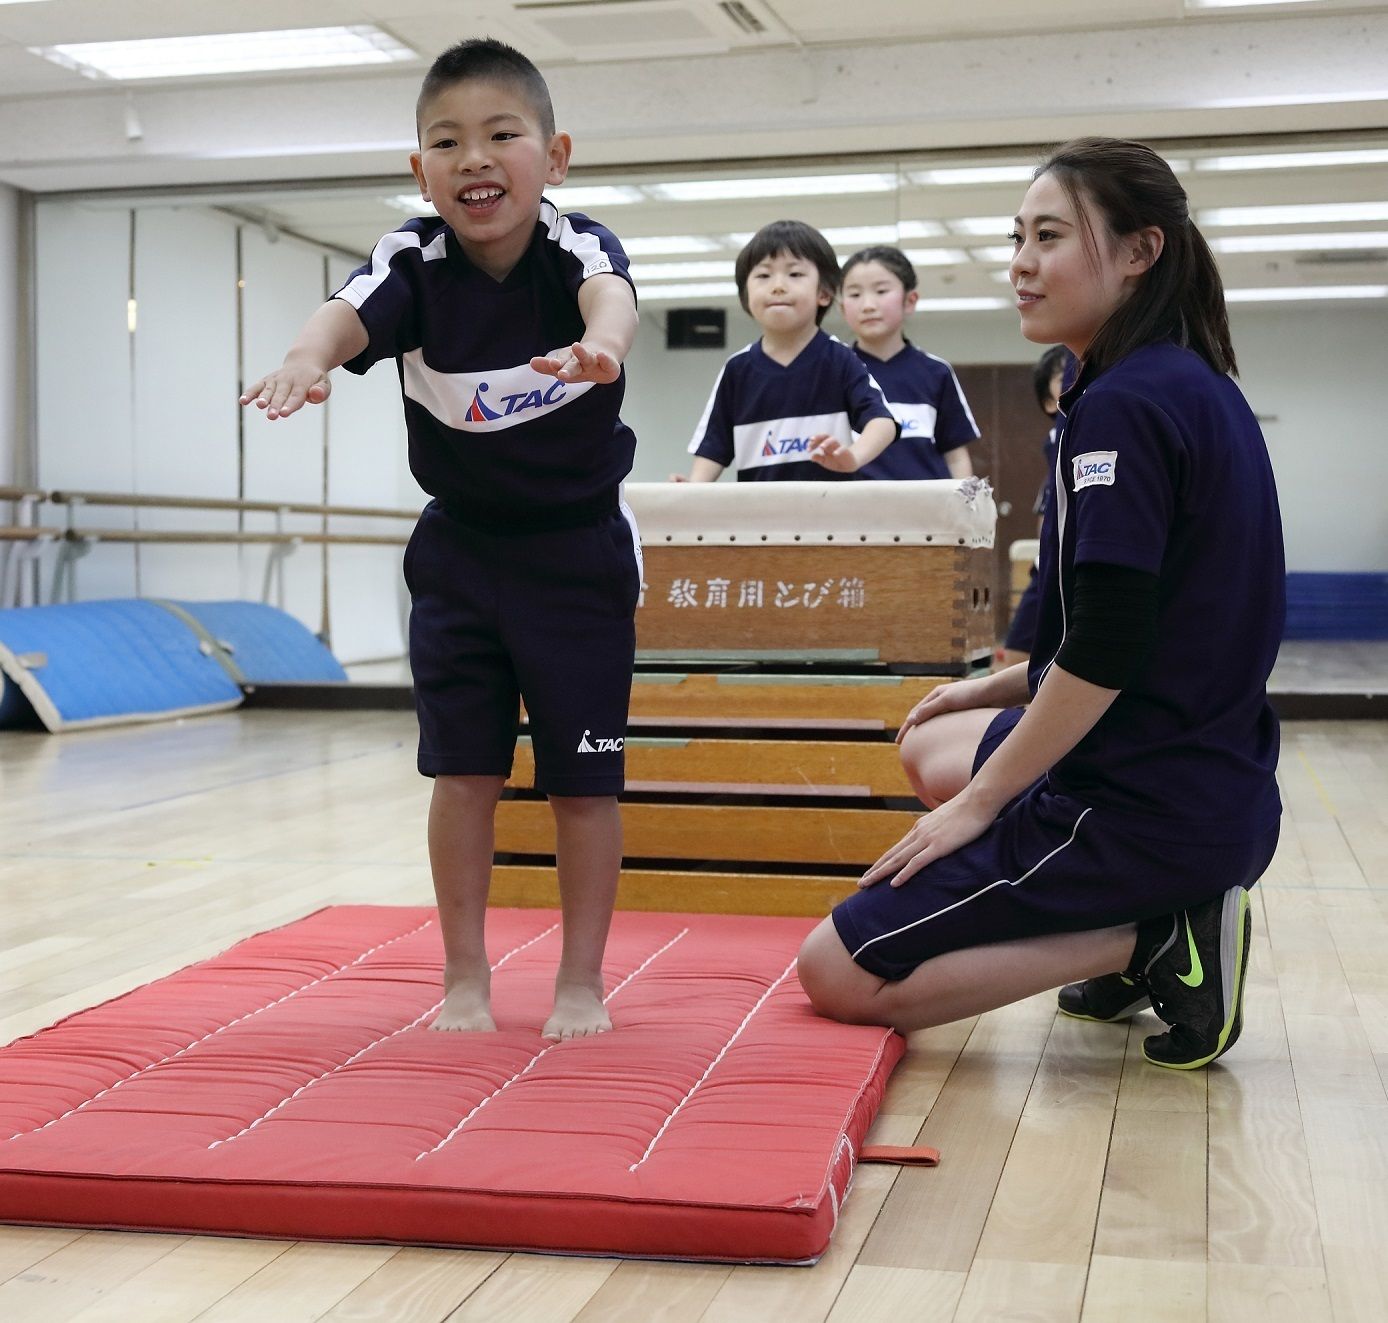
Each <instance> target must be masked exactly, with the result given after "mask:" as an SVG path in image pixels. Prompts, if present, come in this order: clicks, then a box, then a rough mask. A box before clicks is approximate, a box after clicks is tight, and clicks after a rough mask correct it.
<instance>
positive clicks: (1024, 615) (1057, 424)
mask: <svg viewBox="0 0 1388 1323" xmlns="http://www.w3.org/2000/svg"><path fill="white" fill-rule="evenodd" d="M1073 362H1074V359H1073V357H1072V355H1071V353H1070V351H1069V350H1068V349H1066V347H1065V346H1064V345H1052V346H1051V348H1049V349H1048V350H1046V352H1045V353H1044V354H1042V355H1041V357H1040V358H1039V359H1038V360H1037V362H1036V367H1035V368H1034V369H1033V370H1032V374H1031V384H1032V388H1033V389H1034V390H1035V391H1036V402H1037V404H1039V405H1040V406H1041V412H1042V413H1044V414H1045V415H1046V417H1047V418H1048V419H1049V420H1050V424H1051V425H1050V427H1049V428H1048V429H1047V431H1046V439H1045V440H1044V441H1043V442H1042V443H1041V453H1042V455H1043V456H1044V458H1045V461H1046V475H1045V477H1043V478H1042V479H1041V488H1040V490H1039V491H1038V492H1037V493H1036V504H1035V505H1034V506H1033V507H1032V511H1033V513H1034V514H1035V515H1036V525H1037V533H1036V535H1037V537H1042V538H1044V537H1045V536H1046V511H1047V510H1049V509H1050V508H1051V507H1052V506H1053V505H1054V504H1055V457H1056V451H1057V450H1058V449H1059V447H1060V431H1061V428H1063V427H1064V426H1065V415H1064V414H1062V413H1061V412H1060V392H1061V390H1062V389H1063V387H1064V385H1065V372H1066V369H1067V368H1068V367H1069V366H1070V364H1072V363H1073ZM1037 563H1038V564H1039V557H1038V560H1037ZM1038 592H1039V590H1038V588H1037V586H1036V564H1033V565H1032V567H1031V577H1030V578H1029V579H1028V580H1027V586H1026V591H1025V592H1023V593H1022V596H1021V600H1020V601H1018V603H1017V609H1016V610H1015V611H1014V612H1013V613H1012V621H1011V623H1010V624H1009V625H1008V627H1007V637H1006V638H1005V639H1004V640H1003V644H1002V649H1001V655H1000V656H999V658H998V664H999V665H1000V666H1015V665H1016V664H1017V663H1018V662H1024V661H1026V659H1027V658H1028V657H1030V656H1031V645H1032V644H1033V643H1034V642H1035V641H1036V612H1037V608H1038Z"/></svg>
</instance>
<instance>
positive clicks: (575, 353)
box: [530, 343, 622, 386]
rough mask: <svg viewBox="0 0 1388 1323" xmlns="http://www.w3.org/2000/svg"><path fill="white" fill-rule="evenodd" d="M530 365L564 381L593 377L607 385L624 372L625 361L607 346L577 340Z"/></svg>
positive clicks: (587, 379) (588, 379) (536, 359)
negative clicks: (603, 347)
mask: <svg viewBox="0 0 1388 1323" xmlns="http://www.w3.org/2000/svg"><path fill="white" fill-rule="evenodd" d="M530 366H531V367H532V368H533V369H534V370H535V371H536V372H543V373H544V374H545V376H547V377H558V378H559V380H560V381H591V382H593V383H594V384H595V385H598V386H606V385H607V384H608V383H609V382H613V381H616V380H617V378H618V377H620V376H621V375H622V365H621V364H620V363H619V362H618V361H617V360H616V359H615V358H614V357H613V356H612V355H611V354H609V353H608V352H607V351H606V350H603V349H589V348H588V346H587V345H585V344H580V343H575V344H571V345H567V346H565V347H564V348H562V349H555V350H553V351H552V352H551V353H549V354H547V355H546V356H545V357H544V358H532V359H531V360H530Z"/></svg>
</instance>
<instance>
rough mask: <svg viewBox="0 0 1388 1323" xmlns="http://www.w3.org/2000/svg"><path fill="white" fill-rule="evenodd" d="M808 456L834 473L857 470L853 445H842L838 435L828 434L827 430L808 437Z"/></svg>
mask: <svg viewBox="0 0 1388 1323" xmlns="http://www.w3.org/2000/svg"><path fill="white" fill-rule="evenodd" d="M810 458H811V459H812V460H814V462H815V463H816V464H818V465H820V466H821V467H823V468H826V469H832V470H833V471H834V472H835V473H856V472H857V471H858V456H857V455H855V454H854V453H853V447H852V446H846V445H844V443H843V442H842V441H840V440H839V439H838V437H836V436H830V435H829V434H828V433H827V432H822V433H820V434H819V435H818V436H812V437H811V438H810Z"/></svg>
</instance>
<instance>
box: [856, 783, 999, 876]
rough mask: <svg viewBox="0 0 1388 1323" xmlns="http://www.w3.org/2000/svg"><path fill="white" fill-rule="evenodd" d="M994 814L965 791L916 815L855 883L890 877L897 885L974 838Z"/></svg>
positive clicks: (974, 839)
mask: <svg viewBox="0 0 1388 1323" xmlns="http://www.w3.org/2000/svg"><path fill="white" fill-rule="evenodd" d="M996 817H997V814H996V813H995V812H994V811H993V810H992V809H990V808H987V807H985V806H983V805H980V804H978V803H976V802H975V801H974V800H973V799H972V798H971V797H970V796H969V793H968V791H967V790H965V791H964V792H962V793H961V794H959V795H958V796H956V797H955V798H954V799H952V800H950V801H949V803H947V804H941V805H940V807H939V808H937V809H935V810H934V811H933V812H931V813H927V814H926V815H925V816H924V817H922V818H917V819H916V821H915V825H914V826H913V827H912V828H911V830H910V831H908V832H907V833H906V835H905V836H903V837H902V838H901V839H900V840H899V841H898V842H897V843H896V844H895V845H894V846H892V848H891V849H890V850H888V851H887V852H886V853H885V854H884V855H883V856H882V857H881V858H880V859H879V860H878V861H877V862H876V863H875V864H873V866H872V867H871V868H869V869H868V870H867V872H866V873H864V874H863V876H862V877H861V879H859V882H858V885H859V886H860V887H870V886H872V885H873V884H874V883H877V882H881V881H882V880H883V879H884V878H888V877H890V878H891V879H892V880H891V885H892V886H894V887H899V886H901V885H902V884H903V883H905V882H908V881H910V879H911V878H913V877H915V875H916V874H917V873H919V872H920V871H921V869H922V868H924V867H925V866H926V865H927V864H931V863H934V862H935V860H937V859H943V858H944V857H945V856H946V855H950V854H953V853H954V852H955V851H956V850H958V849H961V848H962V847H963V846H965V845H968V844H969V842H970V841H976V840H978V838H979V837H980V836H982V835H983V833H984V832H985V831H987V830H988V828H989V827H991V826H992V825H993V821H994V819H995V818H996Z"/></svg>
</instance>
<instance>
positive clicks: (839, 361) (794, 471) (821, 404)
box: [689, 221, 899, 482]
mask: <svg viewBox="0 0 1388 1323" xmlns="http://www.w3.org/2000/svg"><path fill="white" fill-rule="evenodd" d="M736 275H737V293H738V298H740V299H741V300H742V306H743V308H744V309H745V310H746V311H747V312H748V313H750V314H751V315H752V317H754V318H755V319H756V321H757V324H758V325H759V326H760V327H761V328H762V335H761V339H760V340H754V341H753V342H752V343H751V344H750V345H748V346H747V347H746V348H745V349H740V350H738V352H737V353H735V354H734V355H733V356H732V357H731V358H730V359H728V361H727V362H726V363H725V364H724V365H723V369H722V371H721V372H719V374H718V379H717V381H715V382H714V383H713V393H712V394H711V395H710V396H709V401H708V405H707V406H706V407H705V409H704V415H703V417H702V418H700V419H699V425H698V427H696V428H695V429H694V439H693V440H692V441H691V442H690V443H689V451H690V453H691V454H692V455H693V456H694V457H695V458H694V464H693V468H692V470H691V472H690V475H689V481H691V482H716V481H717V480H718V478H719V476H720V475H721V474H722V472H723V470H724V469H726V468H729V467H732V468H735V469H736V470H737V480H738V481H739V482H766V481H782V482H785V481H789V480H792V479H794V480H799V481H805V480H810V481H814V480H820V481H824V480H831V479H842V478H849V477H853V476H854V475H855V474H856V473H857V472H858V471H859V470H860V469H861V468H863V466H864V465H866V464H868V463H869V462H871V461H872V460H874V459H876V458H877V457H878V456H879V455H881V454H882V452H883V451H884V450H886V449H887V448H888V447H889V446H890V445H891V444H892V443H893V442H894V441H895V440H896V438H897V435H898V431H899V429H898V427H897V424H896V420H895V419H894V418H893V417H892V411H891V409H890V408H889V407H888V405H887V401H886V398H885V397H884V396H883V394H882V391H881V388H880V387H879V386H878V385H877V383H876V382H875V381H873V379H872V377H871V376H870V375H869V373H868V371H867V369H866V368H865V367H864V366H863V365H862V363H861V362H860V361H859V360H858V358H857V357H856V356H855V355H854V353H853V352H852V350H850V349H849V348H848V347H847V346H846V345H844V344H841V343H840V342H839V341H838V340H835V339H834V338H833V337H832V336H830V335H826V334H825V333H824V332H823V331H822V330H820V329H819V324H820V323H821V322H822V321H823V320H824V314H825V313H826V312H827V311H828V310H829V306H830V304H832V303H833V301H834V295H835V294H836V293H837V292H838V288H839V263H838V259H837V258H836V257H835V256H834V250H833V249H832V248H831V247H830V246H829V243H828V241H827V240H826V239H825V238H824V236H823V235H822V234H820V233H819V231H818V230H816V229H813V228H811V227H810V226H809V225H806V224H804V223H803V222H802V221H773V222H772V223H771V224H770V225H764V226H762V228H761V229H760V230H758V231H757V232H756V234H754V235H753V236H752V239H751V242H750V243H748V244H747V246H746V247H745V248H744V249H743V250H742V251H741V252H740V253H739V254H738V255H737V265H736ZM854 432H858V433H861V435H860V437H859V438H858V440H857V441H854V439H853V434H854Z"/></svg>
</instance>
